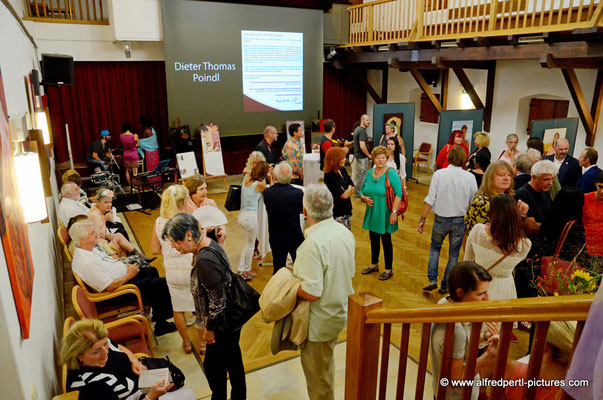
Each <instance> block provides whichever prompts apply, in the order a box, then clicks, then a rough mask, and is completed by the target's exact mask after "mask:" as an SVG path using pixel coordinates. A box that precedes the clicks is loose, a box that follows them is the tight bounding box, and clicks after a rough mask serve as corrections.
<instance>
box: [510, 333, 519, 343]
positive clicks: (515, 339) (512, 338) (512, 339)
mask: <svg viewBox="0 0 603 400" xmlns="http://www.w3.org/2000/svg"><path fill="white" fill-rule="evenodd" d="M517 342H518V340H517V336H515V334H514V333H513V332H511V343H517Z"/></svg>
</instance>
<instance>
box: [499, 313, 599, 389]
mask: <svg viewBox="0 0 603 400" xmlns="http://www.w3.org/2000/svg"><path fill="white" fill-rule="evenodd" d="M575 332H576V322H574V321H552V322H551V324H550V325H549V330H548V332H547V334H546V344H545V346H544V355H543V356H542V366H541V367H540V376H538V379H546V380H548V381H549V382H555V381H557V382H559V381H563V380H564V379H565V374H566V372H567V368H568V363H569V357H570V354H571V351H572V344H573V342H574V334H575ZM594 350H596V349H594ZM527 374H528V364H527V363H523V362H519V361H510V362H508V363H507V368H506V370H505V379H513V380H519V379H522V378H523V379H524V381H525V382H527V380H526V377H527ZM516 382H517V381H516ZM525 390H526V386H514V387H512V386H509V387H507V388H506V389H505V396H506V399H508V400H520V399H523V398H524V397H523V396H524V392H525ZM560 393H561V388H560V387H559V386H554V385H553V386H540V387H538V388H537V389H536V397H534V398H535V399H537V400H549V399H550V400H553V399H557V398H559V397H558V395H559V394H560Z"/></svg>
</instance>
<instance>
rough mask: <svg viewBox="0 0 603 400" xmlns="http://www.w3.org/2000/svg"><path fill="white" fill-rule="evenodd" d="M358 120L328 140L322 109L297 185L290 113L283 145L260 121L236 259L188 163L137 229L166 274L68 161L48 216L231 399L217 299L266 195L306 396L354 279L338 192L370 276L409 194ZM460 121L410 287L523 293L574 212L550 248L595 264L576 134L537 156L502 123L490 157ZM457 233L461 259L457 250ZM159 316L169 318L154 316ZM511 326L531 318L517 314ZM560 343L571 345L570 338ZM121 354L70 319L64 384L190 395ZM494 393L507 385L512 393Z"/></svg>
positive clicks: (324, 378) (435, 359) (458, 372)
mask: <svg viewBox="0 0 603 400" xmlns="http://www.w3.org/2000/svg"><path fill="white" fill-rule="evenodd" d="M369 125H370V118H369V116H368V115H363V116H362V117H361V119H360V121H359V124H358V125H357V127H356V128H355V130H354V132H353V140H352V141H349V142H343V143H344V146H343V147H338V146H337V145H335V143H334V141H333V134H334V133H335V123H334V122H333V121H331V120H328V121H326V122H325V124H324V126H325V131H326V134H325V135H324V136H323V137H322V138H321V142H320V146H319V152H320V163H321V169H322V170H323V172H324V184H313V185H308V186H302V185H303V179H304V171H303V162H302V161H303V154H304V147H303V146H304V145H303V142H302V140H301V138H302V136H303V134H304V132H303V129H302V127H301V126H300V125H298V124H291V125H290V126H289V128H288V133H289V138H288V140H287V141H286V143H285V145H284V146H283V150H282V156H279V155H278V151H277V149H276V148H275V146H274V144H275V142H276V141H277V139H278V133H277V130H276V128H275V127H273V126H268V127H266V129H265V131H264V138H263V139H262V141H261V142H260V143H259V144H258V146H257V148H256V151H253V152H252V153H251V154H250V155H249V158H248V159H247V162H246V166H245V169H244V170H243V177H242V181H241V206H240V211H239V213H238V219H237V222H238V224H239V226H240V227H241V231H242V232H243V238H244V240H243V244H242V246H241V250H240V257H239V261H238V266H236V268H232V267H233V266H232V265H231V264H230V262H229V259H228V255H227V254H226V252H225V250H224V248H225V242H226V240H227V234H226V228H225V226H224V224H217V225H216V224H208V222H207V218H209V217H208V216H210V215H211V216H212V218H211V220H212V221H214V220H220V218H219V217H220V216H221V217H222V218H223V220H224V221H226V218H225V217H224V214H222V212H221V211H220V210H219V208H218V206H217V204H216V203H215V201H214V200H212V199H209V198H208V197H207V183H206V182H205V179H204V177H203V176H202V175H199V174H196V175H194V176H192V177H189V178H187V179H185V180H183V181H182V182H180V183H176V184H173V185H171V186H169V187H167V188H166V189H165V190H164V191H163V194H162V199H161V207H160V213H159V217H158V218H157V219H156V220H155V226H154V229H153V232H152V240H151V252H152V255H153V256H157V255H163V267H164V269H165V277H160V276H159V274H158V272H157V269H155V268H154V267H153V266H151V265H150V264H151V263H152V262H153V261H154V258H151V257H147V255H145V254H143V253H142V252H140V251H139V250H138V249H137V248H136V247H135V246H133V245H132V243H131V242H130V241H129V238H128V237H127V232H126V231H125V229H124V228H123V225H122V224H121V223H120V221H119V220H118V219H117V215H116V213H115V210H114V209H113V208H112V201H113V197H114V194H113V192H112V191H111V190H109V189H106V188H101V189H99V190H98V191H97V193H96V195H95V196H94V197H92V198H91V199H88V197H87V196H86V195H85V192H83V191H82V190H81V188H80V186H81V177H79V175H78V174H77V173H76V172H75V171H69V172H68V173H66V174H65V176H64V177H63V180H64V183H63V186H62V187H61V194H62V200H61V203H60V206H59V213H58V215H59V219H60V220H61V222H62V223H63V224H64V225H65V226H66V227H67V228H68V232H69V236H70V238H71V242H72V243H71V244H72V247H71V252H72V255H73V262H72V269H73V272H74V273H76V274H77V275H78V276H79V277H80V278H81V279H82V280H83V282H85V283H86V284H87V285H88V286H89V287H90V288H92V289H93V290H95V291H97V292H103V291H112V290H115V289H117V288H119V287H120V286H121V285H123V284H125V283H132V284H134V285H136V286H137V287H138V288H139V289H140V291H141V294H142V296H143V299H144V300H145V301H146V302H147V303H148V304H149V305H150V306H151V309H152V318H153V321H155V328H154V330H155V335H162V334H165V333H169V332H173V331H175V330H177V331H178V333H179V335H180V337H181V339H182V349H183V351H184V352H185V353H191V352H192V351H193V350H194V351H196V352H198V353H199V354H204V355H205V358H204V362H203V363H204V370H205V374H206V377H207V379H208V382H209V386H210V388H211V390H212V393H213V395H212V399H226V398H227V383H226V382H227V377H229V379H230V384H231V387H232V390H231V393H230V397H231V398H232V399H244V398H246V382H245V371H244V367H243V357H242V353H241V349H240V346H239V340H240V335H241V327H235V328H233V327H232V326H229V324H228V323H227V322H226V320H225V313H226V311H225V310H227V309H228V307H229V301H231V298H230V297H229V292H230V290H231V288H232V286H233V279H234V278H233V277H236V275H233V274H232V273H230V272H235V273H237V274H238V275H240V277H242V278H243V279H244V280H247V281H249V280H252V279H253V278H255V276H256V273H255V272H254V271H253V270H252V263H253V262H252V261H253V260H254V259H258V258H261V257H262V254H261V253H260V252H259V247H262V248H264V246H265V245H266V244H264V243H261V244H260V239H261V238H259V237H258V227H259V224H260V223H261V221H260V220H259V214H260V207H265V209H266V217H267V231H268V245H269V247H270V249H271V251H272V260H273V274H274V275H276V274H277V273H278V272H279V271H280V270H281V269H282V268H284V267H285V266H286V265H287V262H288V261H287V260H288V258H290V259H291V260H292V261H293V268H292V272H293V275H294V276H295V277H296V278H298V279H299V280H300V282H301V284H300V286H299V288H298V290H297V292H296V294H297V297H296V298H298V299H299V301H307V302H309V304H310V306H309V313H308V318H307V321H306V323H307V327H308V334H307V340H306V341H305V342H304V343H303V344H302V345H300V346H299V348H300V350H301V364H302V368H303V370H304V374H305V376H306V380H307V386H308V394H309V396H310V398H311V399H332V398H333V395H334V359H333V350H334V346H335V343H336V339H337V337H338V336H339V334H340V333H341V332H342V330H343V329H344V328H345V325H346V316H347V298H348V296H349V295H350V294H352V293H353V287H352V278H353V277H354V275H355V271H356V265H355V250H356V239H355V238H354V234H353V233H352V232H353V229H352V213H353V205H354V203H353V202H352V199H353V198H356V199H358V200H360V202H361V203H364V207H365V209H364V217H363V222H362V229H365V230H367V231H368V233H369V235H368V236H369V240H370V248H371V253H370V258H371V261H370V265H369V266H368V267H366V268H362V269H361V274H362V275H369V274H371V273H373V272H380V271H381V269H380V266H379V259H380V253H381V248H383V259H384V268H383V270H382V272H381V273H380V274H379V277H378V278H379V280H381V281H384V280H388V279H390V278H391V277H392V276H393V274H394V260H395V258H394V246H393V244H392V234H394V233H395V232H396V231H397V230H398V228H399V221H400V217H402V218H403V215H401V212H400V209H401V206H402V205H403V203H404V202H405V201H407V196H406V184H405V178H406V172H405V171H406V154H405V150H404V141H403V139H402V137H401V135H399V134H398V133H396V129H395V128H396V127H395V126H393V125H391V124H386V125H385V127H384V131H383V135H382V137H381V140H380V141H379V143H378V144H377V143H376V146H375V147H374V149H372V151H369V141H368V136H367V131H366V128H367V127H368V126H369ZM124 130H125V131H124V133H123V134H122V136H125V140H124V138H122V142H124V146H125V144H126V143H130V144H129V146H130V145H131V144H132V143H134V144H137V143H138V142H139V140H138V137H137V136H136V135H134V134H132V133H131V126H127V125H125V124H124ZM107 133H108V132H107ZM152 134H153V135H154V134H155V133H154V132H153V133H152ZM103 135H104V136H102V138H101V140H100V145H99V144H96V145H94V146H93V147H94V148H93V150H98V151H93V152H92V162H91V163H90V165H91V167H92V166H94V168H97V164H98V163H97V162H95V161H94V160H97V158H96V157H95V156H99V155H100V156H102V154H101V153H102V150H99V149H100V148H104V147H103V146H104V145H105V144H106V140H105V139H106V137H107V135H106V134H103ZM465 135H466V128H465V131H463V130H458V131H454V132H452V133H451V135H450V139H449V142H448V143H447V144H446V145H445V146H444V148H443V149H442V150H441V152H440V153H439V154H438V156H437V158H436V159H437V160H436V164H437V166H438V169H437V171H436V172H435V173H434V175H433V177H432V180H431V184H430V187H429V191H428V194H427V196H426V197H425V199H424V202H423V208H422V211H421V213H420V217H419V223H418V226H417V230H418V232H419V233H420V234H423V233H426V222H427V218H428V216H429V214H430V212H431V211H433V213H434V214H435V215H434V220H433V228H432V231H431V242H430V248H429V257H428V268H427V269H428V274H427V281H428V282H427V284H426V286H425V287H424V288H423V290H424V291H426V292H431V291H434V290H436V289H438V293H439V294H441V295H446V296H444V297H442V299H441V300H440V303H458V302H468V301H485V300H488V299H492V300H505V299H514V298H517V297H531V296H535V295H537V293H536V292H535V286H534V285H533V280H534V265H533V264H532V263H531V262H530V258H531V257H534V255H535V254H539V255H541V256H542V255H549V254H552V252H553V251H554V247H555V245H556V243H557V241H558V240H559V236H560V234H561V231H562V230H563V228H564V227H565V226H566V223H568V222H569V221H575V223H574V224H573V225H572V228H571V230H570V234H569V235H568V238H567V239H566V243H567V244H566V246H564V247H563V252H562V254H561V257H563V258H564V259H574V258H578V259H580V260H581V261H582V262H585V263H586V262H588V263H590V264H589V265H596V266H598V267H599V268H601V265H602V263H603V172H602V171H601V170H600V169H599V168H598V167H597V166H596V164H597V160H598V154H597V151H596V150H595V149H593V148H587V149H585V150H584V151H583V152H582V153H581V155H580V157H579V158H578V159H575V158H573V157H572V156H570V155H569V154H568V149H569V143H568V141H567V140H566V139H564V138H560V139H558V140H557V141H556V143H555V145H554V146H553V150H554V154H552V155H550V156H545V157H544V159H542V152H543V151H544V149H543V146H542V141H541V140H540V141H538V140H534V139H535V138H531V139H530V140H529V141H528V150H527V151H526V152H525V153H522V152H520V151H519V150H518V137H517V135H515V134H510V135H508V137H507V139H506V145H507V147H508V148H507V149H506V150H504V151H502V152H501V153H500V155H499V156H498V158H497V159H496V160H491V158H492V156H491V153H490V150H489V148H488V146H489V143H490V138H489V136H488V134H486V133H485V132H477V133H475V135H474V136H473V138H474V140H475V145H476V150H475V151H474V152H472V153H471V154H470V153H469V145H468V142H467V141H466V138H465ZM103 138H104V139H103ZM99 146H100V147H99ZM348 153H350V154H348ZM125 154H126V153H125V152H124V161H125ZM348 156H353V159H352V160H353V161H352V177H350V176H349V174H348V171H347V169H346V168H345V164H346V159H347V157H348ZM99 158H100V159H101V161H102V160H103V159H102V157H99ZM97 161H98V160H97ZM369 161H370V163H369ZM131 165H133V164H131ZM369 167H370V168H369ZM132 168H133V167H132ZM583 171H584V173H582V172H583ZM131 173H132V174H135V171H131ZM90 200H92V203H93V204H91V203H90ZM214 217H215V218H214ZM304 221H305V222H304ZM304 224H305V225H306V229H305V232H304V231H303V227H304ZM120 225H121V226H120ZM446 237H448V238H449V254H448V257H447V263H446V267H445V268H444V270H443V274H441V273H440V268H439V261H440V251H441V248H442V244H443V242H444V240H445V238H446ZM259 244H260V246H258V245H259ZM463 247H464V259H463V261H461V262H459V257H460V253H461V249H462V248H463ZM264 250H265V249H264ZM599 271H600V270H599ZM439 278H440V279H439ZM239 279H240V278H239ZM363 279H369V278H368V277H367V278H363ZM187 312H193V313H194V315H195V317H196V320H195V324H196V328H197V334H198V335H199V342H200V346H199V348H197V349H193V346H192V341H191V339H190V338H189V337H188V332H187V320H186V314H185V313H187ZM171 318H174V323H171V322H168V321H167V320H168V319H171ZM457 325H458V326H457ZM552 326H553V325H552ZM517 327H518V328H520V329H526V330H528V331H529V330H530V326H529V323H528V322H525V321H522V322H521V323H520V324H519V325H518V326H517ZM556 328H557V326H555V329H551V330H550V332H549V336H551V338H550V340H549V337H547V343H548V344H549V345H550V346H553V347H555V348H562V349H566V348H567V343H566V342H567V340H565V341H562V340H560V339H559V336H560V333H559V332H563V333H564V335H565V336H563V335H561V336H563V337H568V335H569V337H571V335H573V333H572V332H573V330H575V326H573V327H572V326H571V325H568V324H560V327H559V329H556ZM567 332H570V333H569V334H568V333H567ZM444 335H445V325H442V324H434V325H433V327H432V332H431V346H430V354H431V357H432V368H433V373H434V379H433V381H434V390H437V384H438V380H437V379H436V377H437V376H438V374H439V365H440V360H441V358H442V343H443V340H444ZM469 335H470V326H468V325H465V324H456V325H455V340H454V348H453V350H452V364H451V370H450V377H451V379H455V378H454V377H459V378H460V377H462V376H464V373H463V368H464V366H463V362H464V361H463V360H464V358H465V354H466V350H467V345H468V340H469ZM511 340H512V341H517V338H516V336H515V335H512V337H511ZM497 341H498V326H497V324H490V323H488V324H486V328H485V329H484V330H483V331H482V336H480V342H481V343H482V346H481V347H484V350H483V353H482V355H481V356H480V357H479V358H478V360H477V366H476V372H479V373H480V374H482V375H483V376H488V374H489V373H490V372H491V369H492V367H493V365H494V360H495V357H496V351H497ZM560 343H561V344H560ZM569 345H570V348H571V340H570V341H569ZM132 356H133V355H132V354H131V353H130V352H129V351H128V350H127V349H125V348H123V346H120V345H117V344H116V343H114V342H112V341H111V340H109V339H107V333H106V329H104V327H103V326H102V323H99V322H98V321H87V322H78V323H76V325H74V327H72V328H71V330H70V332H69V334H68V335H67V336H66V337H65V339H64V343H63V351H62V358H63V360H64V362H66V363H67V365H68V367H69V369H70V372H69V375H68V388H72V389H74V388H78V389H79V390H82V388H83V389H84V391H87V390H89V391H91V392H93V391H96V390H98V388H97V387H98V382H97V381H95V380H94V379H89V377H90V375H88V374H89V373H92V374H93V375H92V376H94V374H99V373H110V374H112V375H114V376H115V377H116V379H117V381H119V382H122V384H121V385H112V386H111V385H109V386H110V387H109V388H107V387H103V388H102V390H108V391H109V392H111V393H115V394H116V395H119V398H123V397H127V396H133V397H127V398H131V399H138V400H140V399H145V400H146V399H147V398H148V399H151V400H154V399H156V398H160V397H161V398H162V399H163V398H166V399H167V398H174V399H188V398H189V397H187V396H190V393H188V392H187V391H182V390H180V391H175V392H170V393H169V394H168V395H169V396H172V397H167V396H168V395H166V394H165V393H166V391H167V384H165V383H161V384H160V383H158V384H157V385H156V386H153V388H152V390H151V392H150V393H149V394H147V395H144V396H145V397H142V396H143V395H142V394H141V393H139V392H137V386H136V383H132V382H133V381H135V379H133V378H134V376H133V375H132V373H133V374H134V375H136V374H137V372H140V371H139V370H138V368H139V367H138V365H137V364H136V360H133V359H132ZM128 359H129V361H128ZM112 360H114V361H112ZM124 361H125V362H132V363H133V364H132V368H131V369H128V368H124V367H123V366H121V365H120V363H124ZM547 362H549V363H550V365H551V366H555V365H557V364H555V363H563V362H564V360H563V359H559V358H550V359H547ZM525 369H526V368H525V365H522V364H521V363H516V362H510V364H509V365H508V369H507V374H508V375H509V376H510V377H519V376H525V374H526V371H525ZM545 374H546V373H545ZM123 382H126V383H127V385H126V387H127V388H128V390H129V391H128V392H127V393H126V392H125V391H123V390H124V389H123V385H125V384H126V383H123ZM124 393H126V394H124ZM434 393H435V392H434ZM122 394H124V395H122ZM126 395H127V396H126ZM508 395H509V396H511V397H509V398H515V397H512V396H513V394H512V393H511V394H508ZM515 395H517V394H515ZM136 396H138V397H136ZM90 398H92V397H90ZM103 398H112V397H110V396H109V397H103Z"/></svg>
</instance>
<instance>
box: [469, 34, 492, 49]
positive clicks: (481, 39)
mask: <svg viewBox="0 0 603 400" xmlns="http://www.w3.org/2000/svg"><path fill="white" fill-rule="evenodd" d="M473 44H474V45H476V46H482V47H490V40H488V38H487V37H485V36H477V37H474V38H473Z"/></svg>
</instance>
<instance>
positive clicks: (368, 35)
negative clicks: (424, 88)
mask: <svg viewBox="0 0 603 400" xmlns="http://www.w3.org/2000/svg"><path fill="white" fill-rule="evenodd" d="M348 11H349V12H350V43H349V44H350V45H372V44H375V45H379V44H388V43H395V42H400V41H423V40H446V39H458V38H473V37H476V36H503V35H518V34H519V35H521V34H534V33H543V32H554V31H567V30H572V29H574V28H588V27H594V26H601V17H602V12H603V2H600V1H599V0H553V1H551V0H376V1H371V2H368V3H364V4H357V5H354V6H351V7H348Z"/></svg>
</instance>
